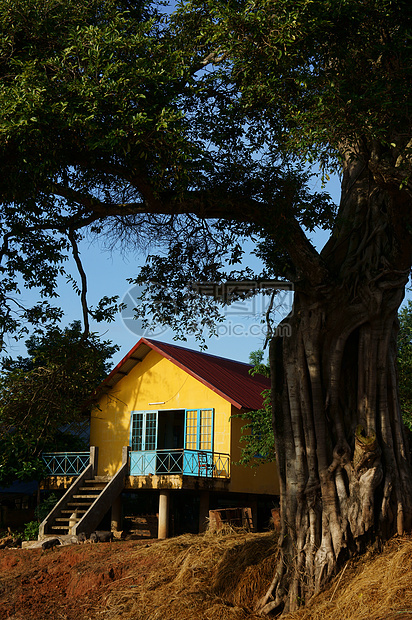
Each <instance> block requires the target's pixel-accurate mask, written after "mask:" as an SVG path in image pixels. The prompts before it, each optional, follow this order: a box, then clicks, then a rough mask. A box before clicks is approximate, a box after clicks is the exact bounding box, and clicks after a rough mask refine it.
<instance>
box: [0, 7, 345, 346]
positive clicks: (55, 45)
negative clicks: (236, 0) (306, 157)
mask: <svg viewBox="0 0 412 620" xmlns="http://www.w3.org/2000/svg"><path fill="white" fill-rule="evenodd" d="M159 11H160V9H159V7H158V5H157V4H155V3H153V4H151V3H149V2H141V3H138V4H137V5H133V6H131V4H130V2H126V1H125V0H120V1H114V0H92V1H91V2H87V3H79V2H77V1H75V0H67V2H64V3H62V2H60V1H59V0H46V1H45V2H42V3H39V2H38V1H37V0H18V1H17V2H13V3H10V2H9V1H8V0H7V1H6V0H3V1H0V28H1V30H0V59H2V61H1V63H0V78H1V79H0V163H1V169H2V177H1V179H0V204H1V211H0V222H1V226H2V231H3V239H4V243H3V244H2V248H1V257H0V258H1V263H0V270H1V275H2V277H3V281H2V285H1V288H0V305H1V307H2V308H3V313H2V314H0V336H1V334H2V333H3V334H5V333H15V334H19V333H21V332H24V330H25V329H26V328H27V323H28V322H29V321H40V320H41V318H42V317H43V318H44V320H47V321H52V320H53V319H55V316H54V314H56V313H57V314H58V312H59V311H58V310H56V309H52V308H48V309H46V308H45V307H43V312H41V311H39V309H38V308H37V309H34V310H32V309H26V308H21V307H16V305H15V299H16V297H17V298H18V294H19V290H20V288H19V287H20V285H21V281H23V285H24V286H25V287H30V288H32V287H38V289H39V291H40V294H42V295H44V296H46V297H52V296H53V295H55V290H56V283H57V278H58V276H59V274H60V273H62V272H64V270H65V267H64V261H65V259H66V257H67V255H68V254H69V252H70V251H72V248H71V242H70V237H69V233H70V234H72V233H73V234H74V237H75V239H76V241H79V240H80V239H81V238H82V236H83V234H85V232H83V230H84V231H86V229H87V230H89V231H91V233H92V235H95V236H102V235H105V234H110V235H111V239H112V240H113V241H112V242H113V243H115V242H116V240H117V239H120V241H121V244H122V247H123V250H125V249H126V248H127V246H128V245H130V246H132V247H133V249H135V248H136V246H137V247H142V246H144V247H145V246H146V245H147V244H148V243H150V244H151V247H153V246H154V247H155V248H156V255H157V248H158V246H159V245H163V246H165V247H166V251H165V256H164V260H163V261H162V262H159V261H156V260H154V257H153V256H152V257H151V259H150V260H149V261H148V264H147V266H146V267H145V269H144V271H143V272H142V274H141V279H142V280H144V281H145V282H148V281H155V282H159V281H160V279H159V273H160V275H161V274H162V272H163V273H168V272H169V271H171V272H172V273H173V270H175V275H176V277H173V278H171V281H170V283H169V298H170V299H169V302H168V301H167V298H165V299H163V298H161V300H160V301H161V305H159V299H157V298H156V295H157V294H158V291H154V295H151V292H152V291H150V292H149V295H148V297H147V306H148V309H149V310H151V311H156V308H157V309H158V312H157V316H156V319H157V320H158V321H160V322H165V323H167V322H170V323H172V324H173V326H174V327H176V324H177V323H179V324H180V325H187V324H188V322H189V321H192V323H191V324H193V326H194V330H195V331H196V325H197V322H196V321H194V323H193V316H197V317H198V316H199V315H200V313H202V314H203V315H207V314H208V311H207V308H208V304H206V303H205V301H204V300H203V299H200V298H199V296H193V295H191V294H190V293H188V292H187V287H188V285H189V283H190V282H193V281H210V278H211V277H213V278H215V279H217V280H224V279H227V278H230V277H238V278H241V277H244V275H245V274H244V271H242V270H240V269H239V270H238V271H236V270H235V269H234V268H233V265H236V264H238V263H239V260H240V258H241V255H242V251H243V250H242V245H243V244H244V241H245V239H250V238H251V237H252V236H253V238H254V240H256V242H257V244H258V245H259V244H260V243H262V244H263V245H265V239H266V238H267V233H268V231H269V232H270V233H271V232H272V231H273V230H278V229H279V230H280V228H279V227H278V221H279V220H280V218H283V220H284V221H285V222H287V220H288V218H289V217H295V216H296V217H297V218H298V219H299V221H300V222H301V223H302V224H304V225H305V226H308V227H310V228H313V226H314V225H315V224H318V225H326V223H328V224H330V223H331V221H332V220H333V217H334V207H333V205H332V204H331V202H330V200H328V198H327V197H326V196H324V195H323V194H315V195H313V196H312V195H311V193H310V191H309V178H308V174H307V173H305V171H304V170H303V168H302V166H295V165H294V164H293V162H291V161H289V162H286V161H285V159H284V158H283V161H282V156H281V153H280V152H279V151H278V149H277V147H276V145H275V144H274V143H273V141H272V140H271V139H270V144H269V143H268V141H267V140H266V139H265V137H264V132H262V131H261V129H260V128H259V127H257V126H256V127H253V126H251V124H250V123H249V122H248V120H247V118H246V116H245V114H244V112H243V111H242V110H241V109H240V108H239V105H238V103H237V101H238V93H237V89H236V87H234V82H233V80H232V76H231V74H230V72H225V71H223V72H221V71H216V72H213V71H209V70H205V71H200V69H202V68H203V67H206V66H207V65H208V63H207V62H206V61H205V58H206V57H208V54H209V52H213V49H214V46H215V42H214V40H213V39H212V40H211V41H209V42H207V43H206V44H204V43H203V42H202V41H200V40H199V39H198V37H197V35H196V33H194V32H193V31H192V30H191V29H189V31H187V29H186V24H185V22H184V21H183V25H180V23H179V22H176V23H174V24H173V23H170V22H168V21H167V19H166V18H165V16H162V15H161V14H160V13H159ZM203 14H204V13H199V14H198V17H199V18H200V17H201V16H202V15H203ZM195 35H196V36H195ZM224 66H225V67H226V65H224ZM268 147H269V148H268ZM264 151H265V154H264V156H263V152H264ZM242 211H243V212H242ZM252 214H253V215H252ZM258 214H259V217H258V218H256V217H255V215H258ZM256 219H258V220H259V221H258V222H256V221H255V220H256ZM206 221H208V223H206ZM282 234H283V235H286V236H287V234H288V231H287V227H286V229H285V230H284V231H283V233H282ZM188 239H190V240H191V244H188V247H187V249H185V250H184V251H182V246H181V243H182V242H183V246H186V243H187V240H188ZM189 245H190V247H189ZM199 254H200V255H202V256H203V258H201V259H200V260H199ZM267 255H268V253H267V252H266V253H265V252H264V249H262V256H267ZM176 256H179V257H180V259H179V261H177V260H176ZM286 265H290V261H288V260H286V259H285V253H282V252H280V253H278V254H277V255H276V257H275V256H272V259H271V261H268V267H267V272H265V273H263V274H254V273H253V272H252V271H251V270H249V272H248V274H247V275H248V277H249V279H254V276H255V275H260V276H261V277H262V278H265V277H268V275H269V274H270V273H274V272H276V273H277V274H279V273H280V274H281V275H283V276H284V275H285V271H286ZM231 267H232V268H231ZM16 274H21V276H22V278H21V279H20V280H19V279H18V278H17V277H16ZM71 282H72V283H73V280H71ZM78 292H79V293H80V290H78ZM106 301H109V307H107V305H105V304H106ZM106 301H105V302H104V303H101V304H98V306H97V308H96V309H95V311H94V314H95V317H96V318H98V319H99V320H101V319H105V318H107V317H109V318H110V317H112V316H113V311H115V310H116V304H115V303H114V304H113V303H111V302H110V299H109V300H107V299H106ZM112 301H113V300H112ZM208 301H209V302H210V300H208ZM187 302H189V303H187ZM159 308H160V310H159ZM170 308H172V309H173V312H171V311H170ZM16 309H18V312H16ZM144 312H146V310H145V311H144ZM218 320H219V312H218V310H216V311H215V313H214V315H213V320H212V317H209V319H206V320H205V324H204V325H200V328H203V327H206V328H209V329H211V331H213V325H214V324H215V323H216V321H218ZM181 331H182V332H183V330H181Z"/></svg>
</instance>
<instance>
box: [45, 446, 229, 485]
mask: <svg viewBox="0 0 412 620" xmlns="http://www.w3.org/2000/svg"><path fill="white" fill-rule="evenodd" d="M42 458H43V462H44V464H45V466H46V472H47V475H48V476H79V475H80V474H81V472H82V471H83V470H84V469H85V468H86V467H87V466H88V465H89V463H90V452H50V453H43V455H42ZM150 474H151V475H159V476H165V475H166V476H167V475H173V474H183V475H185V476H197V477H200V478H224V479H228V478H229V477H230V456H229V454H224V453H221V452H210V451H208V450H186V449H183V448H182V449H176V450H146V451H141V452H137V451H133V452H130V475H131V476H148V475H150Z"/></svg>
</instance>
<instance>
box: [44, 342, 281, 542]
mask: <svg viewBox="0 0 412 620" xmlns="http://www.w3.org/2000/svg"><path fill="white" fill-rule="evenodd" d="M250 368H251V366H249V365H248V364H243V363H241V362H236V361H233V360H229V359H225V358H221V357H216V356H214V355H208V354H206V353H200V352H197V351H192V350H190V349H187V348H185V347H181V346H176V345H174V344H173V345H172V344H166V343H163V342H158V341H155V340H149V339H147V338H141V339H140V340H139V342H138V343H137V344H136V345H135V346H134V347H133V348H132V349H131V351H130V352H129V353H128V354H127V355H126V357H125V358H124V359H123V360H122V361H121V362H120V363H119V364H118V365H117V366H116V367H115V368H114V369H113V370H112V372H111V373H110V374H109V375H108V376H107V377H106V379H105V380H104V381H103V383H102V384H101V385H100V387H99V388H98V390H97V391H96V394H95V395H94V402H95V403H96V404H95V406H94V408H93V410H92V414H91V424H90V445H91V448H90V455H88V454H87V453H77V454H76V453H64V454H63V453H58V454H56V453H54V454H48V455H43V458H44V460H45V463H46V465H47V467H48V471H49V474H50V475H49V476H48V479H47V480H46V482H45V483H44V486H43V488H48V489H63V490H65V494H64V495H63V497H62V498H61V499H60V500H59V502H58V503H57V504H56V506H55V507H54V508H53V510H52V511H51V513H50V514H49V515H48V516H47V518H46V519H45V520H44V521H43V523H42V524H41V526H40V535H41V536H43V535H49V534H52V533H55V534H56V533H61V532H66V533H67V532H70V533H72V534H78V533H80V532H83V533H85V534H86V535H89V534H90V533H91V532H92V531H93V530H94V529H96V528H98V527H101V524H102V523H105V527H107V526H108V525H107V524H108V523H109V527H110V525H111V528H112V529H113V530H116V529H119V528H121V527H122V525H121V522H122V520H123V517H125V516H126V517H129V516H130V515H131V514H132V515H146V516H147V515H156V516H157V517H158V518H157V519H156V526H157V527H158V531H157V534H158V537H159V538H165V537H167V536H168V535H169V533H172V534H179V533H183V532H188V531H191V532H197V531H202V530H203V529H204V527H205V524H206V522H207V517H208V515H209V510H212V509H230V508H234V507H238V508H250V509H251V513H252V520H253V525H254V527H257V528H258V529H260V528H263V527H265V526H266V525H267V524H268V522H269V519H270V514H271V513H270V509H271V508H272V507H273V505H274V503H275V502H276V500H277V496H278V494H279V487H278V476H277V472H276V466H275V464H274V463H269V464H265V465H260V466H259V467H254V468H251V467H245V466H241V465H239V464H237V463H238V461H239V460H240V457H241V443H240V439H241V436H242V433H241V428H242V425H243V424H244V423H245V422H244V420H243V419H241V418H240V417H238V416H237V414H240V413H245V412H246V413H247V412H248V411H252V410H256V409H259V408H260V407H261V406H262V395H261V394H262V391H263V390H265V389H267V388H268V387H269V381H268V379H266V378H265V377H262V376H257V375H255V376H252V375H250V373H249V370H250ZM70 474H73V475H72V476H70ZM66 489H67V490H66ZM110 512H111V523H110V521H109V522H108V521H107V519H108V517H109V515H110ZM105 515H106V516H105ZM102 519H103V521H102ZM99 524H100V525H99Z"/></svg>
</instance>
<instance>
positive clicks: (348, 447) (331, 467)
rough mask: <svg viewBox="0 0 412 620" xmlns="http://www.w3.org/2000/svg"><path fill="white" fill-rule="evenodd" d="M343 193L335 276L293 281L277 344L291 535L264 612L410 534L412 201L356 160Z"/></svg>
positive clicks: (290, 603)
mask: <svg viewBox="0 0 412 620" xmlns="http://www.w3.org/2000/svg"><path fill="white" fill-rule="evenodd" d="M342 187H343V190H342V200H341V206H340V210H339V217H338V220H337V224H336V229H335V231H334V233H333V235H332V237H331V240H330V241H329V242H328V244H327V245H326V246H325V248H324V251H323V252H322V254H321V259H322V260H323V262H324V265H325V266H326V268H327V271H328V274H329V276H328V278H326V279H325V280H324V281H323V282H321V283H319V284H318V285H316V286H311V285H310V284H308V282H307V280H306V279H305V278H302V280H300V281H297V282H296V293H295V303H294V311H293V313H292V315H291V316H289V317H288V318H287V319H286V320H285V322H287V323H289V324H290V326H291V328H292V329H291V336H290V337H285V336H284V337H282V335H279V336H277V337H275V338H274V339H273V341H272V343H271V352H270V360H271V372H272V394H273V397H272V398H273V424H274V429H275V442H276V455H277V466H278V471H279V476H280V488H281V495H280V507H281V520H282V530H281V535H280V539H279V563H278V568H277V571H276V574H275V576H274V579H273V582H272V584H271V586H270V588H269V590H268V592H267V594H266V596H265V597H264V598H263V599H262V600H261V601H260V604H259V609H260V611H261V613H262V614H266V613H269V612H279V611H281V610H283V611H284V612H287V611H293V610H294V609H296V608H297V607H298V606H299V605H300V603H301V602H304V601H307V600H308V599H309V598H310V597H311V596H312V595H313V594H315V593H317V592H318V591H319V590H320V588H321V587H322V586H323V585H324V583H325V582H326V581H327V580H328V578H330V577H331V576H333V575H334V574H335V573H336V571H337V569H339V567H341V566H342V563H343V562H344V561H346V560H347V559H348V558H349V557H350V556H351V555H353V554H354V553H357V552H361V551H362V550H363V549H364V548H365V546H366V545H367V544H368V543H370V542H372V541H376V540H385V539H387V538H389V537H390V536H391V535H393V534H396V533H398V534H402V533H403V532H404V531H405V530H408V529H410V526H411V517H412V484H411V474H410V463H409V449H408V445H407V440H406V437H405V434H404V428H403V424H402V418H401V412H400V407H399V401H398V392H397V370H396V333H397V312H398V308H399V305H400V303H401V301H402V299H403V296H404V287H405V284H406V282H407V280H408V276H409V269H410V252H411V244H410V235H409V231H407V230H406V226H405V225H402V221H401V220H400V219H399V218H402V210H403V209H406V208H409V209H410V208H411V201H410V197H409V196H408V194H407V192H405V191H404V190H402V189H400V188H399V183H393V184H392V185H390V184H387V183H386V182H385V180H383V179H382V175H380V174H378V173H377V172H376V168H375V169H374V170H372V166H370V165H369V162H366V163H365V162H364V161H360V160H357V161H356V160H355V159H354V158H350V157H348V159H347V161H346V162H345V172H344V177H343V185H342ZM278 331H279V333H280V334H282V333H283V334H285V330H278Z"/></svg>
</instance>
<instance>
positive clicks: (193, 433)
mask: <svg viewBox="0 0 412 620" xmlns="http://www.w3.org/2000/svg"><path fill="white" fill-rule="evenodd" d="M185 436H186V442H185V447H186V450H209V451H211V450H212V449H213V409H187V410H186V433H185Z"/></svg>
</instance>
